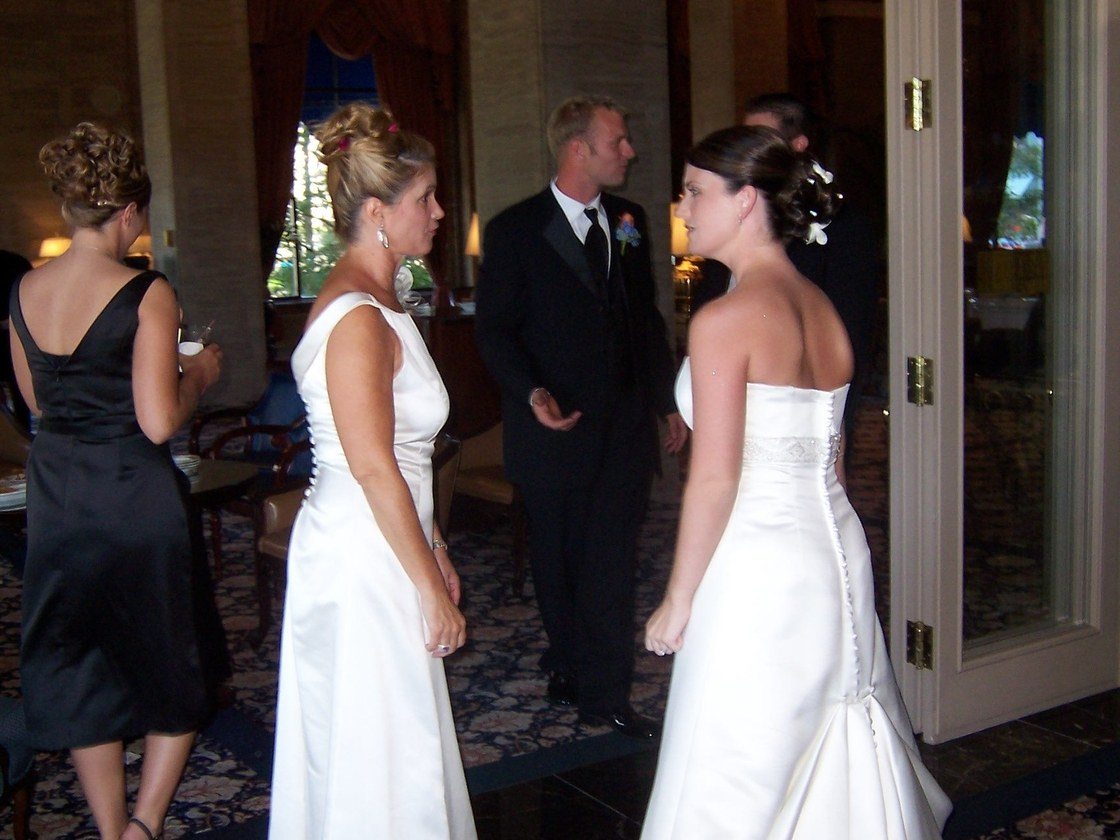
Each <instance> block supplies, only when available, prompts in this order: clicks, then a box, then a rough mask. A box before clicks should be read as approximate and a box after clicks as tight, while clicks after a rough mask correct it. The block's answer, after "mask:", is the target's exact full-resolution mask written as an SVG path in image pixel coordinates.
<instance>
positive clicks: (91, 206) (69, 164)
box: [39, 122, 152, 227]
mask: <svg viewBox="0 0 1120 840" xmlns="http://www.w3.org/2000/svg"><path fill="white" fill-rule="evenodd" d="M39 163H40V164H41V165H42V167H43V171H44V172H45V173H46V175H47V178H48V179H50V182H51V191H52V192H53V193H54V194H55V195H57V196H58V197H59V198H61V199H62V218H63V219H65V220H66V223H67V224H69V225H72V226H73V227H97V226H99V225H101V224H104V223H105V222H106V221H108V219H109V217H110V216H112V215H113V214H114V213H116V212H117V211H118V210H121V209H122V208H124V207H127V206H128V205H129V204H131V203H133V202H135V203H136V206H137V208H138V209H140V210H143V209H144V208H145V207H147V206H148V202H150V201H151V199H152V182H151V180H150V179H149V178H148V170H147V169H146V168H145V166H144V158H143V156H142V155H141V153H140V148H139V147H138V146H137V145H136V143H135V142H133V140H132V138H131V137H129V136H128V135H127V134H123V133H121V132H119V131H114V130H112V129H110V128H106V127H105V126H102V125H97V124H95V123H89V122H82V123H78V124H77V125H76V126H75V127H74V128H73V129H71V131H70V133H69V134H68V135H66V136H65V137H61V138H59V139H58V140H52V141H51V142H50V143H47V144H46V145H45V146H43V148H42V149H40V150H39Z"/></svg>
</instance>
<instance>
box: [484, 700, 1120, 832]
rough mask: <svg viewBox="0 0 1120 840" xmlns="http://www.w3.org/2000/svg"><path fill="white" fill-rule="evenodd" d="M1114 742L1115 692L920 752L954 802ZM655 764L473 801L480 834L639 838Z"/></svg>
mask: <svg viewBox="0 0 1120 840" xmlns="http://www.w3.org/2000/svg"><path fill="white" fill-rule="evenodd" d="M1116 741H1120V690H1114V691H1109V692H1106V693H1104V694H1099V695H1096V696H1094V697H1089V698H1086V699H1085V700H1080V701H1077V702H1075V703H1070V704H1068V705H1066V706H1062V707H1060V708H1057V709H1051V710H1049V711H1047V712H1042V713H1039V714H1037V715H1031V716H1030V717H1026V718H1023V719H1021V720H1016V721H1012V722H1011V723H1007V724H1004V725H1002V726H997V727H993V728H992V729H989V730H986V731H984V732H980V733H977V734H975V735H969V736H967V737H964V738H960V739H957V740H955V741H950V742H947V743H945V744H939V745H937V746H928V745H924V744H923V745H922V755H923V757H924V759H925V762H926V766H927V767H929V769H930V770H931V772H933V774H934V776H936V777H937V780H938V781H939V782H940V783H941V785H942V786H943V787H944V788H945V791H946V792H947V793H948V794H949V795H950V796H951V797H952V798H953V800H954V801H960V800H961V799H964V798H966V797H969V796H973V795H975V794H978V793H984V792H986V791H990V790H993V789H995V788H998V787H1000V786H1001V785H1004V784H1006V783H1008V782H1012V781H1015V780H1016V779H1020V778H1022V777H1023V776H1026V775H1028V774H1030V773H1033V772H1036V771H1039V770H1044V769H1046V768H1048V767H1053V766H1055V765H1057V764H1061V763H1063V762H1065V761H1068V760H1070V759H1072V758H1076V757H1077V756H1080V755H1085V754H1087V753H1090V752H1092V751H1094V750H1096V749H1098V748H1100V747H1102V746H1106V745H1108V744H1111V743H1114V742H1116ZM655 765H656V755H655V753H653V752H648V753H639V754H637V755H632V756H626V757H624V758H619V759H614V760H611V761H606V762H603V763H602V764H597V765H593V766H590V767H582V768H579V769H577V770H572V771H570V772H567V773H561V774H558V775H555V776H548V777H547V778H544V779H539V780H537V781H533V782H527V783H525V784H521V785H517V786H516V787H512V788H506V789H504V790H500V791H496V792H494V793H488V794H484V795H482V796H478V797H476V798H475V799H474V808H475V820H476V823H477V825H478V836H479V840H537V838H540V840H575V838H578V840H606V838H637V837H638V836H639V835H640V833H641V820H642V816H643V814H644V812H645V805H646V799H647V798H648V796H649V790H650V786H651V784H652V781H653V773H654V768H655Z"/></svg>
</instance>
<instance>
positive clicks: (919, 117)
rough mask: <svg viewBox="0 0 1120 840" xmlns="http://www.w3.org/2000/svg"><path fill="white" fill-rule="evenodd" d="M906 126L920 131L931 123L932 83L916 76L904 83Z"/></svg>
mask: <svg viewBox="0 0 1120 840" xmlns="http://www.w3.org/2000/svg"><path fill="white" fill-rule="evenodd" d="M905 110H906V127H907V128H908V129H910V130H911V131H921V130H922V129H923V128H928V127H929V126H931V125H933V83H932V82H931V81H930V80H929V79H919V78H918V77H917V76H915V77H914V78H912V79H911V80H910V81H908V82H907V83H906V109H905Z"/></svg>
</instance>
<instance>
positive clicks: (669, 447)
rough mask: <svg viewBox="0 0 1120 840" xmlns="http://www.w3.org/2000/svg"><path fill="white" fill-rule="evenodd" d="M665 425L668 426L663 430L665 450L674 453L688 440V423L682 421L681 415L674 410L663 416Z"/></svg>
mask: <svg viewBox="0 0 1120 840" xmlns="http://www.w3.org/2000/svg"><path fill="white" fill-rule="evenodd" d="M665 425H666V426H667V427H668V428H667V429H666V430H665V451H666V452H668V453H669V454H670V455H676V454H677V453H678V452H680V451H681V449H683V448H684V445H685V443H686V442H687V441H688V424H686V423H685V422H684V418H683V417H681V416H680V415H679V414H677V413H675V412H674V413H673V414H670V415H668V416H666V417H665Z"/></svg>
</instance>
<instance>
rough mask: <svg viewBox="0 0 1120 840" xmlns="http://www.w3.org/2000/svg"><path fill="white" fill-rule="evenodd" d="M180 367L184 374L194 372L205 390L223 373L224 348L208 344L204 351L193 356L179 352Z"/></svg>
mask: <svg viewBox="0 0 1120 840" xmlns="http://www.w3.org/2000/svg"><path fill="white" fill-rule="evenodd" d="M179 367H181V368H182V369H183V374H184V375H187V374H193V375H194V376H197V377H198V378H199V382H200V384H201V385H202V390H203V391H205V390H206V389H207V388H209V387H210V386H211V385H213V384H214V383H215V382H217V381H218V377H219V376H221V375H222V348H221V347H220V346H218V345H217V344H207V345H206V346H205V347H203V348H202V352H200V353H195V354H194V355H193V356H184V355H183V354H182V353H180V354H179Z"/></svg>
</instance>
